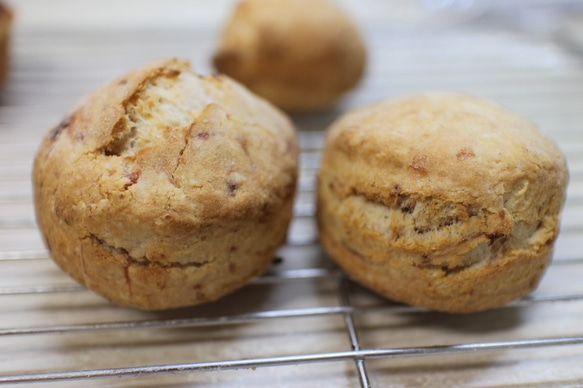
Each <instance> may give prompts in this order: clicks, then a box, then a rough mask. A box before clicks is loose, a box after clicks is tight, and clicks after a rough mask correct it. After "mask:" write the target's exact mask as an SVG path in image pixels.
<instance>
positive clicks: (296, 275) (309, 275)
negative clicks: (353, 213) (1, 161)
mask: <svg viewBox="0 0 583 388" xmlns="http://www.w3.org/2000/svg"><path fill="white" fill-rule="evenodd" d="M337 272H338V271H337V270H331V269H327V268H300V269H290V270H285V271H274V272H268V273H267V274H265V275H263V276H260V277H258V278H255V279H253V280H251V281H250V282H249V283H250V284H255V285H261V284H274V283H281V282H284V281H292V280H301V279H317V278H325V277H330V276H333V275H334V274H335V273H337ZM82 291H88V289H87V288H85V287H83V286H81V285H79V284H62V285H57V284H55V285H44V286H43V285H38V286H23V287H8V288H0V296H10V295H34V294H58V293H65V292H82Z"/></svg>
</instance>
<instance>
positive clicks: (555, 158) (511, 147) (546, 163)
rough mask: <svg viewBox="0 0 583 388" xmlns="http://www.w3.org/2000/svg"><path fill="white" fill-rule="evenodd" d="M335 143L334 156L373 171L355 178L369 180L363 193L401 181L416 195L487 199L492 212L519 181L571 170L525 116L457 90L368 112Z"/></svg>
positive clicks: (560, 178)
mask: <svg viewBox="0 0 583 388" xmlns="http://www.w3.org/2000/svg"><path fill="white" fill-rule="evenodd" d="M328 144H330V145H331V148H332V150H331V152H339V153H342V154H343V155H345V157H346V158H350V159H351V160H353V161H356V160H359V161H362V163H364V164H367V165H369V166H370V167H371V169H370V170H365V171H362V170H361V171H355V175H354V179H357V180H361V181H362V182H369V184H364V185H363V186H364V187H363V189H364V190H367V191H370V192H371V193H378V195H381V196H382V195H383V193H384V194H385V195H386V194H388V192H387V191H386V190H384V189H392V190H390V191H393V189H394V187H391V186H390V184H392V183H393V182H398V183H400V184H401V186H403V185H404V186H406V187H407V188H408V190H409V191H412V192H418V193H428V194H431V195H434V196H440V195H441V196H445V197H448V198H450V199H451V200H453V201H460V202H462V201H471V200H472V199H479V200H480V202H481V203H483V204H484V205H486V206H488V207H490V206H498V207H501V206H502V205H503V201H504V198H503V195H502V194H504V193H505V192H506V191H507V190H508V189H509V186H508V185H509V182H510V183H511V184H514V183H515V182H514V179H515V178H516V177H521V176H524V177H525V178H528V177H534V176H535V175H536V174H540V173H541V172H543V170H545V169H551V170H555V169H557V168H558V167H557V166H560V167H563V166H564V165H565V160H564V157H563V155H562V153H561V152H560V151H559V150H558V149H557V147H556V145H555V144H554V142H552V141H550V140H549V138H548V137H547V136H544V135H543V134H542V133H541V132H540V131H539V130H538V129H537V128H536V127H535V125H534V124H532V123H531V122H530V121H528V120H527V119H525V118H524V117H522V116H520V115H518V114H516V113H513V112H511V111H509V110H507V109H503V108H501V107H500V106H498V105H496V104H494V103H490V102H487V101H485V100H483V99H479V98H476V97H472V96H469V95H464V94H456V93H431V94H424V95H417V96H412V97H406V98H400V99H394V100H386V101H383V102H380V103H378V104H374V105H372V106H369V107H367V108H364V109H360V110H358V111H355V112H353V113H350V114H348V115H346V116H345V117H343V118H342V120H340V121H339V122H337V123H336V125H335V126H334V127H333V128H332V130H331V131H330V132H329V134H328ZM359 167H360V166H359ZM356 170H358V168H356ZM387 172H390V173H387ZM545 172H546V171H545ZM550 172H553V173H555V174H557V181H556V183H557V186H564V184H565V182H566V178H567V175H566V173H565V171H564V168H561V169H560V171H550ZM372 183H374V185H373V184H372ZM387 184H388V185H389V186H387ZM379 185H380V187H378V186H379ZM375 187H377V188H375ZM390 191H389V192H390ZM483 201H486V202H485V203H484V202H483Z"/></svg>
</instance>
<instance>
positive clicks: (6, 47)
mask: <svg viewBox="0 0 583 388" xmlns="http://www.w3.org/2000/svg"><path fill="white" fill-rule="evenodd" d="M11 27H12V12H11V11H10V9H8V8H7V7H6V6H5V5H4V4H3V3H0V84H2V83H4V81H6V78H7V77H8V69H9V67H10V31H11Z"/></svg>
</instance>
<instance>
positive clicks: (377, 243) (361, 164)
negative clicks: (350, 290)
mask: <svg viewBox="0 0 583 388" xmlns="http://www.w3.org/2000/svg"><path fill="white" fill-rule="evenodd" d="M567 181H568V172H567V166H566V161H565V158H564V157H563V155H562V153H561V152H560V151H559V149H558V148H557V146H556V145H555V143H554V142H553V141H551V140H550V139H548V138H547V137H546V136H544V135H543V134H541V132H539V130H538V129H537V128H536V127H535V126H534V125H533V124H532V123H530V122H529V121H528V120H526V119H525V118H523V117H521V116H519V115H517V114H515V113H512V112H510V111H508V110H505V109H503V108H501V107H499V106H497V105H495V104H493V103H490V102H486V101H483V100H480V99H478V98H474V97H470V96H467V95H461V94H448V93H443V94H440V93H435V94H426V95H418V96H412V97H407V98H402V99H395V100H387V101H383V102H380V103H378V104H375V105H372V106H369V107H366V108H364V109H360V110H356V111H354V112H351V113H348V114H347V115H345V116H344V117H342V118H341V119H339V120H338V121H337V122H336V123H335V124H333V125H332V127H331V129H330V130H329V133H328V135H327V141H326V145H325V149H324V156H323V164H322V168H321V172H320V176H319V187H318V225H319V228H320V234H321V241H322V243H323V245H324V247H325V248H326V249H327V250H328V252H329V253H330V254H331V255H332V257H333V258H334V259H335V260H336V261H337V262H338V263H339V264H340V266H341V267H342V268H344V269H345V270H346V271H347V272H348V273H349V274H350V275H351V276H353V277H354V278H355V279H357V280H359V281H360V282H361V283H362V284H364V285H366V286H368V287H370V288H371V289H373V290H375V291H377V292H379V293H381V294H383V295H385V296H387V297H389V298H392V299H394V300H397V301H401V302H405V303H409V304H413V305H419V306H424V307H428V308H431V309H435V310H441V311H448V312H472V311H479V310H485V309H488V308H491V307H495V306H500V305H503V304H505V303H507V302H510V301H512V300H514V299H516V298H519V297H522V296H524V295H526V294H528V293H529V292H530V291H532V290H533V289H534V288H535V287H536V285H537V284H538V282H539V280H540V278H541V276H542V274H543V272H544V270H545V268H546V267H547V265H548V263H549V260H550V255H551V251H552V247H553V243H554V241H555V239H556V237H557V234H558V231H559V217H560V211H561V209H562V205H563V202H564V198H565V190H566V186H567Z"/></svg>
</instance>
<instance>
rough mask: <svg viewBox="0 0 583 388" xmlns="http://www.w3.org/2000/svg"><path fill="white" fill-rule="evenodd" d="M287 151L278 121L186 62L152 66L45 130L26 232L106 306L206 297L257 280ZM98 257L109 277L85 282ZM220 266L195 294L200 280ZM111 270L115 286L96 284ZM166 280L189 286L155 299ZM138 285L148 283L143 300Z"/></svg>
mask: <svg viewBox="0 0 583 388" xmlns="http://www.w3.org/2000/svg"><path fill="white" fill-rule="evenodd" d="M297 152H298V150H297V142H296V135H295V132H294V128H293V126H292V125H291V123H290V122H289V120H288V119H287V118H286V117H285V115H283V114H282V113H280V112H279V111H278V110H277V109H275V108H274V107H272V106H271V105H270V104H269V103H267V102H265V101H263V100H261V99H259V98H257V97H255V96H253V95H252V94H251V93H249V92H248V91H247V90H246V89H245V88H244V87H242V86H240V85H239V84H237V83H235V82H233V81H231V80H230V79H228V78H227V77H222V76H219V77H216V76H207V77H203V76H200V75H197V74H196V73H194V72H193V71H192V70H191V68H190V65H189V64H188V63H187V62H186V61H181V60H176V59H174V60H167V61H161V62H157V63H153V64H150V65H147V66H145V67H142V68H140V69H138V70H136V71H134V72H132V73H130V74H128V75H126V76H125V77H122V78H120V79H118V80H116V81H114V82H112V83H111V84H109V85H108V86H106V87H105V88H103V89H102V90H100V91H98V92H96V93H94V94H93V95H91V96H90V97H89V98H88V99H86V100H85V101H83V102H82V103H81V104H80V105H79V106H78V108H77V109H75V110H74V111H73V113H72V114H71V115H70V116H68V117H66V118H65V119H64V120H63V122H62V123H61V124H59V125H58V126H57V127H56V128H54V129H53V130H52V131H51V132H50V133H49V134H48V136H47V137H46V139H45V141H44V143H43V145H42V147H41V149H40V150H39V152H38V155H37V158H36V161H35V171H34V181H35V201H36V205H37V215H38V220H39V225H40V226H41V229H42V230H43V231H44V234H45V237H46V240H47V242H48V244H49V247H50V248H51V250H52V252H53V256H54V257H55V259H56V260H57V261H58V262H59V264H61V266H63V267H64V268H65V269H66V270H67V271H68V272H70V273H71V274H72V275H73V276H74V277H75V278H77V279H78V280H80V281H81V282H82V283H85V284H87V285H89V286H90V287H92V288H94V289H97V291H99V292H101V293H103V294H105V295H106V296H107V297H108V298H110V299H112V300H114V301H116V302H118V303H122V304H130V305H137V306H138V307H143V308H167V307H177V306H180V305H188V304H196V303H199V302H201V301H205V299H216V297H218V296H220V295H219V294H222V293H226V292H227V291H226V290H215V289H214V288H221V287H224V288H228V289H229V290H230V289H232V288H235V287H237V286H240V285H241V284H237V282H239V283H242V282H243V281H244V280H248V278H249V277H251V276H252V275H257V274H258V273H260V272H262V271H263V270H264V269H265V267H266V265H267V264H268V262H269V260H270V257H269V256H270V255H272V254H273V252H274V251H275V249H276V248H277V246H278V245H279V244H280V243H281V241H282V240H283V239H284V238H285V233H286V232H285V230H286V228H287V223H288V222H289V219H290V216H291V202H292V201H293V197H294V191H295V182H296V175H297ZM258 233H263V234H264V236H261V235H259V234H258ZM270 240H271V241H270ZM89 251H91V252H92V253H91V254H88V253H87V252H89ZM108 253H109V256H111V257H115V259H111V257H109V256H108ZM100 255H101V256H103V257H101V256H100ZM107 260H110V261H112V263H113V262H115V263H113V264H111V265H110V266H109V267H107V268H106V270H108V268H109V269H111V268H118V269H119V270H120V271H122V272H123V273H121V272H119V271H118V272H115V271H114V272H115V273H114V274H112V275H108V279H100V280H96V278H97V277H99V275H95V274H91V272H90V271H89V270H88V268H87V267H90V266H91V265H92V264H93V263H95V262H100V263H105V262H106V261H107ZM238 266H239V267H242V268H238ZM219 267H220V269H219ZM225 268H230V271H231V273H227V274H225V275H224V276H223V278H224V279H222V280H221V281H216V282H215V284H214V285H209V284H205V285H204V286H205V287H207V288H208V289H207V290H206V291H205V292H203V291H200V290H201V287H203V285H200V284H199V283H200V282H202V280H201V279H211V278H212V277H213V276H216V277H220V276H221V274H220V271H222V270H224V269H225ZM101 270H103V269H101ZM131 270H135V271H136V272H140V274H139V275H134V274H133V272H132V271H131ZM147 270H149V272H148V271H147ZM180 270H183V271H180ZM143 272H147V273H145V274H144V273H143ZM174 272H176V273H174ZM156 273H157V274H156ZM186 273H189V274H190V275H188V276H186V275H185V274H186ZM205 274H206V275H205ZM118 275H119V276H121V275H123V278H122V279H115V280H112V281H114V282H119V288H120V289H119V290H113V291H112V292H110V291H109V290H108V287H109V288H115V287H116V286H112V285H111V284H109V285H107V284H99V283H100V282H101V283H103V282H106V281H109V280H111V279H110V278H113V277H116V276H118ZM132 276H134V277H135V278H136V279H132ZM140 276H141V278H140V279H138V277H140ZM173 276H174V277H181V276H183V277H185V278H188V277H189V276H190V279H187V280H185V281H184V283H185V284H184V285H183V286H184V287H185V288H186V287H193V286H197V287H198V289H196V290H194V291H193V290H192V289H185V290H184V295H183V294H181V293H180V291H176V290H174V291H172V292H170V291H164V290H165V288H170V287H169V286H168V285H166V282H169V281H170V279H171V278H172V277H173ZM144 277H152V279H151V281H152V282H153V283H156V282H158V283H159V287H158V289H156V287H153V290H151V293H152V295H149V294H148V292H149V291H148V290H145V289H144V290H142V289H141V288H146V289H147V287H148V284H147V283H148V282H147V281H145V280H144V279H145V278H144ZM194 278H196V279H195V280H192V279H194ZM231 278H232V279H231ZM174 280H176V279H174ZM183 280H184V279H183ZM199 280H200V282H199ZM138 281H143V283H144V284H142V285H140V286H139V287H140V289H137V288H138V286H136V287H135V288H136V289H132V285H136V284H138ZM222 281H224V283H225V284H222V283H221V282H222ZM193 282H194V283H195V284H193ZM124 283H128V284H129V285H128V284H124ZM162 283H164V284H162ZM207 283H209V282H207ZM227 283H228V284H227ZM176 287H180V284H179V283H176ZM197 292H199V293H201V294H203V295H202V296H200V297H199V298H198V299H197V298H196V297H195V295H196V293H197ZM165 293H166V294H168V295H165V296H164V295H162V294H165ZM119 295H121V296H120V297H118V296H119ZM199 299H200V300H199Z"/></svg>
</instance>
